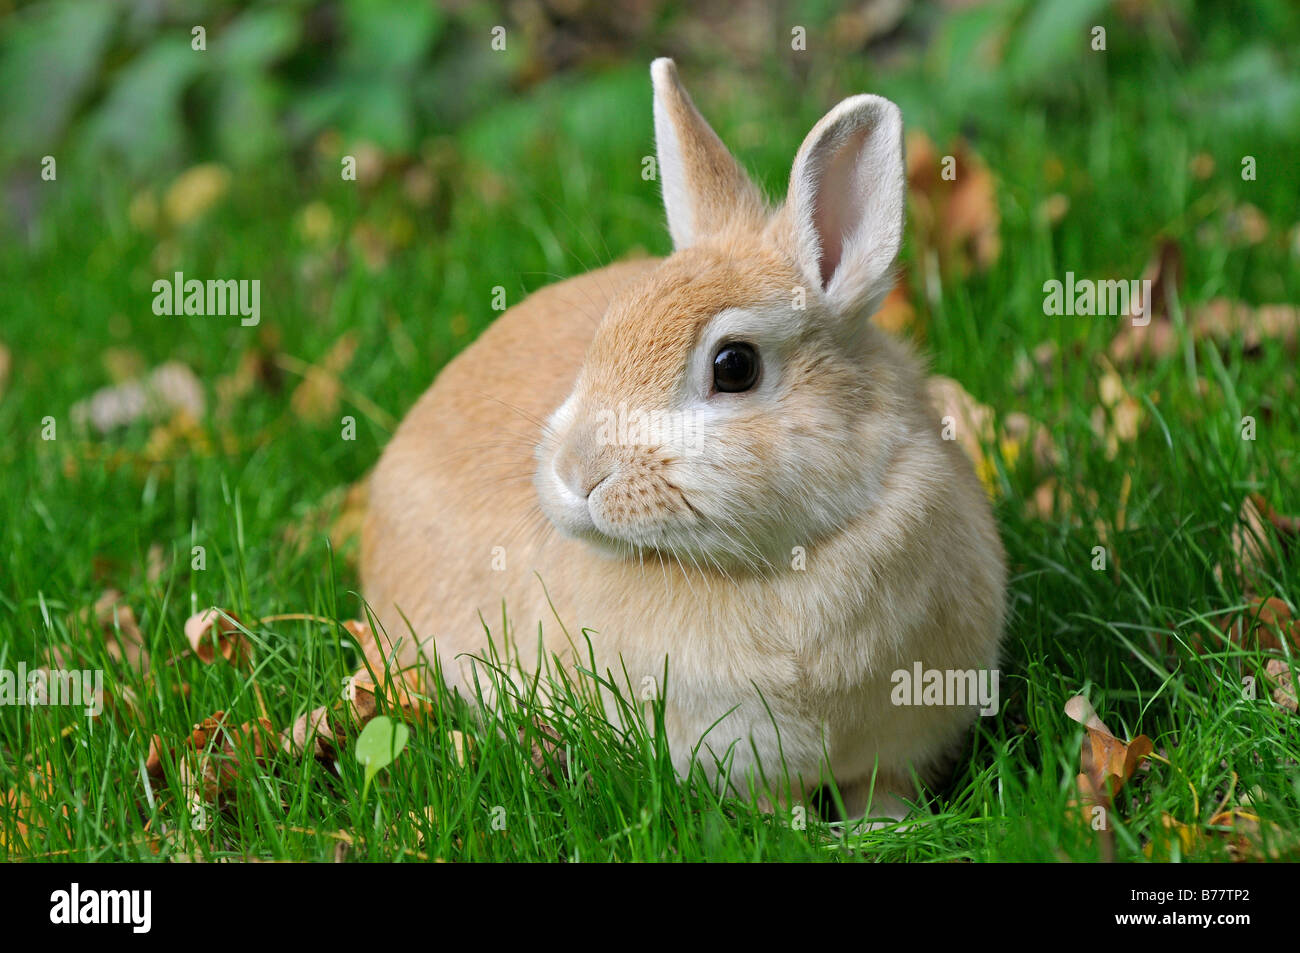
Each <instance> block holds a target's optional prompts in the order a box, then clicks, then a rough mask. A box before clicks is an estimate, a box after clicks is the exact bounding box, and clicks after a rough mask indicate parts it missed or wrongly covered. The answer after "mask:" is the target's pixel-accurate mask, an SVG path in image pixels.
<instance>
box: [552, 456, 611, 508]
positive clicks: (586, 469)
mask: <svg viewBox="0 0 1300 953" xmlns="http://www.w3.org/2000/svg"><path fill="white" fill-rule="evenodd" d="M555 472H556V473H557V474H558V475H559V477H560V479H561V480H563V481H564V485H565V486H567V487H568V488H569V492H571V493H573V494H574V496H579V497H582V499H584V500H585V499H586V498H587V497H589V496H591V491H592V490H594V489H596V487H598V486H600V484H601V483H603V482H604V481H605V480H606V478H608V477H609V473H608V472H607V471H605V470H603V469H601V468H600V466H599V465H598V464H596V463H595V462H594V461H584V460H583V459H582V457H581V456H580V455H579V454H577V453H575V452H573V451H572V450H565V451H564V452H563V453H562V454H561V455H560V459H559V460H558V461H557V462H556V465H555Z"/></svg>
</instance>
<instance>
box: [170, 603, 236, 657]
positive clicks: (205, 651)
mask: <svg viewBox="0 0 1300 953" xmlns="http://www.w3.org/2000/svg"><path fill="white" fill-rule="evenodd" d="M185 639H186V641H188V642H189V643H190V648H191V649H192V650H193V651H194V654H195V655H197V656H198V657H199V660H200V661H201V662H203V664H205V665H211V664H212V663H213V662H215V661H216V660H217V657H218V656H220V657H221V658H223V659H225V660H226V661H227V662H229V663H230V664H231V665H234V666H236V667H239V666H241V665H243V664H244V663H245V662H246V661H248V660H249V659H251V658H252V654H253V653H252V646H251V645H250V644H249V642H248V639H247V638H246V637H245V636H244V633H243V630H242V629H241V628H240V623H239V618H238V617H237V616H235V615H234V614H233V613H231V612H226V611H225V610H224V609H218V608H216V607H215V606H214V607H212V608H208V609H204V610H203V611H202V612H196V613H195V614H194V615H192V616H190V617H189V618H188V619H186V620H185Z"/></svg>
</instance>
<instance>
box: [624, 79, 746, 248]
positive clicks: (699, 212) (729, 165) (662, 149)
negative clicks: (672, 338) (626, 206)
mask: <svg viewBox="0 0 1300 953" xmlns="http://www.w3.org/2000/svg"><path fill="white" fill-rule="evenodd" d="M650 78H651V80H652V81H653V83H654V112H655V148H656V149H657V151H658V153H659V178H660V181H661V182H662V183H663V192H664V209H665V211H667V213H668V231H669V233H670V234H671V235H672V238H673V247H674V248H675V249H677V250H678V251H680V250H681V249H683V248H687V247H689V246H691V245H693V244H695V243H696V242H697V241H699V240H700V239H701V238H703V237H705V236H706V235H708V234H710V233H712V232H716V231H718V230H719V229H721V228H722V227H723V226H724V225H726V224H727V223H729V222H733V221H743V222H746V223H749V224H752V225H753V227H755V228H758V227H760V226H761V224H762V222H763V221H764V217H765V215H766V207H765V205H764V203H763V198H762V195H761V194H760V193H759V191H758V188H757V187H756V186H755V185H754V183H753V181H752V180H751V179H750V178H749V176H748V175H747V174H746V173H745V170H744V169H743V168H741V166H740V163H739V162H737V161H736V159H735V157H734V156H732V154H731V153H730V152H728V151H727V147H726V146H724V145H723V144H722V140H721V139H719V138H718V136H717V133H715V132H714V131H713V130H712V129H711V128H710V127H709V124H708V123H707V122H705V121H704V117H703V116H701V115H700V113H699V110H697V109H696V108H695V104H694V103H693V102H691V97H690V96H688V95H687V94H686V90H685V89H683V88H682V84H681V83H680V82H679V81H678V79H677V64H675V63H674V62H673V61H672V60H670V59H668V58H667V57H660V58H659V59H657V60H655V61H654V62H653V63H651V64H650Z"/></svg>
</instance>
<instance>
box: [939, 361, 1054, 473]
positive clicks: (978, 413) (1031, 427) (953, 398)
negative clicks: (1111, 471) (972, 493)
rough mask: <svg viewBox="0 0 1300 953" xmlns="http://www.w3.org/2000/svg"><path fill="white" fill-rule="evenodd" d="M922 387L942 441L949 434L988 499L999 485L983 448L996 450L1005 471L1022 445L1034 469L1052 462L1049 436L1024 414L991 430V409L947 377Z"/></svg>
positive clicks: (1012, 415)
mask: <svg viewBox="0 0 1300 953" xmlns="http://www.w3.org/2000/svg"><path fill="white" fill-rule="evenodd" d="M926 386H927V389H928V392H929V397H930V404H931V406H932V407H933V408H934V409H935V410H936V411H937V412H938V414H939V418H940V426H941V430H942V432H943V434H944V436H945V438H947V436H948V434H949V433H951V435H952V439H955V440H956V441H957V443H958V444H959V445H960V446H961V448H962V449H963V450H964V451H966V455H967V456H968V457H969V458H970V460H971V463H972V464H974V466H975V473H976V475H977V476H979V478H980V482H981V483H983V484H984V489H985V490H986V491H987V492H988V494H989V495H990V496H994V495H996V493H997V492H998V487H999V481H998V472H997V464H996V462H995V461H994V460H993V458H992V457H991V456H990V455H989V454H988V453H987V452H986V450H985V448H986V447H992V446H997V447H998V450H999V451H1000V452H1001V454H1002V459H1003V460H1004V461H1005V462H1006V463H1007V465H1008V466H1009V467H1014V466H1015V465H1016V462H1017V460H1018V459H1019V458H1020V455H1021V452H1022V448H1023V447H1024V446H1025V445H1026V444H1031V445H1032V448H1033V457H1034V461H1035V464H1036V465H1039V466H1050V465H1051V463H1052V461H1053V460H1054V459H1055V456H1056V448H1055V444H1054V443H1053V441H1052V439H1051V435H1050V434H1049V433H1047V431H1046V428H1045V427H1043V426H1042V425H1041V424H1040V423H1038V422H1037V421H1035V420H1032V419H1031V418H1030V417H1028V416H1027V415H1026V414H1023V413H1019V412H1015V413H1011V414H1008V415H1006V417H1005V418H1004V419H1003V420H1002V428H1001V430H1000V431H999V430H998V429H997V427H996V426H995V416H994V413H993V409H992V408H991V407H988V406H987V405H985V404H981V403H980V402H979V401H977V400H976V399H975V398H974V397H972V396H971V395H970V394H969V393H968V392H967V391H966V389H965V388H964V387H962V386H961V384H960V383H958V382H957V381H955V380H953V379H952V378H951V377H943V376H933V377H931V378H929V379H928V380H927V382H926ZM950 425H951V426H950Z"/></svg>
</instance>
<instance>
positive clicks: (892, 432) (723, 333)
mask: <svg viewBox="0 0 1300 953" xmlns="http://www.w3.org/2000/svg"><path fill="white" fill-rule="evenodd" d="M651 76H652V78H653V83H654V122H655V139H656V145H657V150H658V160H659V161H658V170H659V176H660V180H661V182H662V187H663V196H664V205H665V207H666V209H667V216H668V229H669V232H670V233H671V235H672V240H673V246H674V251H673V253H672V255H671V256H669V257H668V258H667V259H665V260H664V261H663V263H662V264H661V265H660V266H659V267H658V268H656V269H655V270H654V271H653V272H652V273H650V274H649V275H648V277H646V278H645V279H643V280H641V281H639V282H636V283H634V284H632V285H631V286H629V287H626V288H624V289H622V290H621V291H620V292H619V293H618V294H617V295H616V296H615V297H614V299H613V300H612V302H611V304H610V306H609V308H608V309H607V311H606V313H605V314H604V316H603V318H602V319H601V321H600V324H599V326H598V328H597V330H596V332H595V336H594V338H593V340H592V342H591V345H590V348H589V350H588V352H587V355H586V358H585V361H584V363H583V366H582V368H581V370H580V371H579V373H578V376H577V380H576V382H575V385H574V387H573V390H572V392H571V393H570V395H569V397H568V399H566V400H565V401H564V403H563V404H562V405H561V406H560V407H559V408H558V409H557V410H556V411H555V412H554V413H553V414H552V416H551V418H550V419H549V420H548V421H547V426H546V427H545V428H543V437H542V440H541V443H540V445H539V446H538V449H537V461H538V467H537V472H536V476H535V485H536V488H537V492H538V496H539V498H540V502H541V505H542V509H543V512H544V513H545V514H546V515H547V517H548V518H549V519H550V520H551V522H552V523H554V524H555V526H556V527H558V528H559V529H560V530H561V531H562V532H564V533H565V534H567V535H569V536H573V537H578V538H582V539H585V540H588V541H590V542H592V543H594V544H596V545H599V546H602V547H604V548H607V549H610V550H613V551H614V552H617V553H621V554H624V555H627V556H641V557H644V556H646V555H651V556H653V555H655V554H658V555H659V556H661V557H668V558H673V557H676V558H677V559H678V560H680V561H681V562H682V563H683V565H684V566H689V565H691V564H692V563H694V564H697V565H713V566H717V567H727V566H731V565H737V564H740V565H751V566H753V565H763V564H766V563H769V562H771V561H773V560H787V561H788V560H789V559H790V555H789V554H790V553H791V551H792V549H793V548H794V547H798V546H809V545H813V544H815V543H816V542H817V541H818V539H820V538H822V537H823V536H825V535H826V534H828V533H831V532H834V531H836V530H838V529H840V528H842V527H844V526H845V525H846V524H847V523H848V522H850V521H851V520H852V519H853V518H854V516H855V515H856V514H860V513H863V512H865V511H866V510H867V509H869V508H870V506H871V504H872V501H873V499H874V498H875V497H877V496H878V494H879V489H880V484H881V481H882V480H883V479H884V475H885V473H886V472H887V468H888V463H889V459H890V456H891V455H892V454H893V453H894V451H895V448H896V447H897V446H898V441H899V440H900V439H904V438H905V436H906V433H905V431H904V429H903V424H902V419H903V418H902V414H903V411H904V407H905V405H906V403H907V401H908V400H909V391H908V389H907V388H908V381H909V380H910V378H908V376H907V375H908V371H907V369H906V368H904V367H900V366H899V361H898V355H899V353H900V352H899V350H898V349H897V348H896V347H895V346H894V345H893V344H892V343H891V342H889V341H888V340H887V339H886V338H885V337H884V335H883V334H882V333H881V332H879V331H878V330H877V329H876V328H875V327H874V326H873V325H872V324H871V323H870V321H869V318H870V316H871V314H872V313H873V312H874V311H875V310H876V309H877V308H878V307H879V305H880V303H881V301H882V300H883V299H884V297H885V295H886V294H887V293H888V292H889V289H890V287H891V285H892V281H893V274H892V272H893V267H894V260H895V257H896V255H897V253H898V248H899V244H900V242H901V239H902V232H903V207H904V187H905V175H904V169H903V151H902V118H901V115H900V113H899V110H898V107H897V106H895V105H894V104H893V103H891V102H889V101H888V100H885V99H881V98H880V97H878V96H854V97H851V98H849V99H846V100H844V101H843V102H841V103H840V104H839V105H838V106H836V107H835V108H834V109H832V110H831V111H830V112H829V113H828V114H827V115H826V116H825V117H824V118H823V119H822V120H821V121H820V122H818V123H817V125H816V126H815V127H814V128H813V130H812V131H811V132H810V133H809V134H808V136H807V138H806V139H805V140H804V142H803V145H802V146H801V147H800V149H799V152H798V154H797V155H796V157H795V160H794V167H793V169H792V171H791V175H790V186H789V193H788V195H787V198H786V201H785V202H784V204H782V205H781V206H780V207H778V208H776V209H774V210H773V209H769V208H768V206H767V204H766V203H765V202H764V200H763V197H762V195H761V194H760V192H759V190H758V188H757V187H756V186H755V185H754V183H753V182H752V181H751V180H750V179H749V177H748V176H747V175H746V173H745V171H744V170H743V169H742V168H741V166H740V165H739V164H738V163H737V161H736V160H735V159H734V158H733V157H732V155H731V153H730V152H728V150H727V148H726V147H725V146H724V145H723V144H722V142H721V141H720V140H719V139H718V137H717V136H716V135H715V134H714V132H713V130H712V129H710V128H709V126H708V124H707V123H706V122H705V121H704V119H703V118H702V117H701V116H700V114H699V112H697V111H696V109H695V106H694V105H693V104H692V102H691V100H690V97H689V96H688V95H687V94H686V91H685V90H684V89H683V88H682V86H681V85H680V83H679V82H678V79H677V71H676V67H675V66H674V64H673V62H672V61H671V60H667V59H659V60H656V61H655V62H654V63H653V65H652V66H651Z"/></svg>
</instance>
